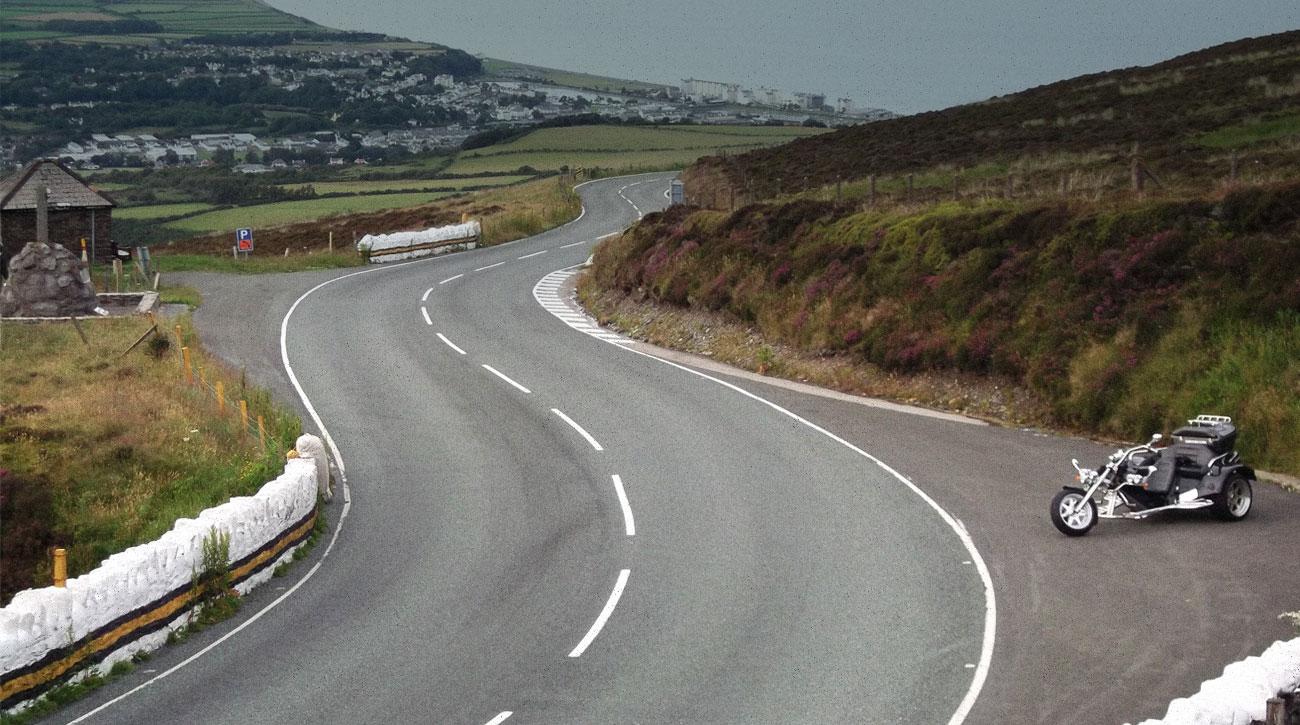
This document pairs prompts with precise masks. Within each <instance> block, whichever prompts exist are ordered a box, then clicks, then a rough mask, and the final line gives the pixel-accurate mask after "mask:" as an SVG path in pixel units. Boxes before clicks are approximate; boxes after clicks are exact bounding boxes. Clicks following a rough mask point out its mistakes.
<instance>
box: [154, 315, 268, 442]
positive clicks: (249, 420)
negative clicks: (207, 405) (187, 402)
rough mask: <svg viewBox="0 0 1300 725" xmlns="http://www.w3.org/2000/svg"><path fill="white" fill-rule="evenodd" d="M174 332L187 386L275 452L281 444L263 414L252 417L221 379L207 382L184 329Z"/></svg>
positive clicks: (245, 399)
mask: <svg viewBox="0 0 1300 725" xmlns="http://www.w3.org/2000/svg"><path fill="white" fill-rule="evenodd" d="M174 331H175V333H176V340H177V342H178V343H179V345H178V346H179V347H180V354H179V361H180V364H181V374H182V375H183V376H184V378H185V382H186V383H187V384H189V385H192V386H195V387H197V388H198V390H199V392H200V393H202V394H203V395H204V396H205V397H207V398H211V399H212V400H213V401H215V402H216V405H217V414H218V415H220V416H221V417H222V418H226V417H228V416H238V418H239V425H240V426H241V429H242V430H241V432H242V433H243V434H244V435H246V436H249V437H256V438H257V440H258V443H259V445H261V447H262V449H263V450H265V451H271V450H273V448H274V447H275V446H276V444H277V443H278V442H279V441H278V439H277V438H276V437H275V436H273V435H271V434H270V433H268V431H267V429H266V418H265V416H264V415H262V414H260V413H259V414H256V415H253V414H251V413H250V412H249V407H248V399H247V398H237V397H234V396H231V395H228V394H227V392H226V385H225V381H223V380H220V379H216V380H208V378H207V374H206V370H205V368H203V367H202V366H199V365H197V364H196V363H195V362H194V360H193V359H192V357H191V355H190V348H189V346H188V345H186V344H185V335H184V332H183V330H182V329H181V326H180V325H176V326H175V328H174Z"/></svg>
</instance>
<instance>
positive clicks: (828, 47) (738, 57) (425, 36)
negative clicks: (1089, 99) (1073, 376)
mask: <svg viewBox="0 0 1300 725" xmlns="http://www.w3.org/2000/svg"><path fill="white" fill-rule="evenodd" d="M270 2H271V4H272V5H274V6H275V7H278V8H281V9H283V10H287V11H289V12H291V13H294V14H295V15H302V16H305V17H307V18H309V19H311V20H314V21H316V22H318V23H322V24H324V25H329V26H332V27H336V28H344V29H348V30H367V31H373V32H383V33H388V34H391V35H399V36H403V37H408V38H412V39H415V40H426V41H432V42H436V43H442V44H444V45H450V46H452V47H455V48H462V49H464V50H468V51H470V52H473V53H483V54H486V55H489V56H492V57H495V58H504V59H507V60H514V61H519V62H525V63H531V64H534V65H544V66H551V67H557V68H564V69H568V70H577V71H585V72H589V73H597V74H600V75H610V76H616V77H621V78H632V79H637V80H648V81H658V82H665V83H673V84H677V83H679V82H680V80H681V79H682V78H688V77H690V78H702V79H707V80H717V81H725V82H736V83H741V84H742V85H746V86H759V85H766V86H771V87H776V88H780V89H783V90H786V91H812V92H824V93H826V94H827V95H828V96H829V97H831V98H834V97H837V96H841V95H847V96H849V97H852V98H853V99H854V101H855V102H856V103H857V105H859V106H868V107H875V108H887V109H889V110H893V111H898V112H902V113H911V112H916V111H924V110H930V109H936V108H944V107H947V106H951V105H954V104H958V103H964V102H967V101H973V100H980V99H984V98H988V97H990V96H995V95H1000V94H1003V93H1009V92H1013V91H1017V90H1021V89H1023V88H1027V87H1031V86H1036V85H1041V84H1043V83H1050V82H1052V81H1056V80H1061V79H1064V78H1070V77H1073V76H1076V75H1080V74H1083V73H1091V72H1095V71H1101V70H1108V69H1111V68H1120V67H1126V66H1132V65H1146V64H1150V63H1154V62H1157V61H1160V60H1163V59H1165V58H1169V57H1172V56H1175V55H1179V54H1182V53H1186V52H1188V51H1192V50H1197V49H1199V48H1204V47H1207V46H1210V45H1215V44H1218V43H1222V42H1226V41H1229V40H1236V39H1238V38H1243V37H1248V36H1252V35H1267V34H1270V33H1276V32H1281V31H1284V30H1292V29H1296V28H1300V0H1229V1H1226V2H1215V1H1211V0H964V1H963V0H858V1H857V2H850V1H848V0H801V1H798V2H795V1H787V2H782V3H774V2H768V1H766V0H712V1H709V2H706V1H703V0H699V1H696V2H691V1H690V0H653V1H652V2H635V3H634V2H627V1H626V0H602V1H600V2H591V1H588V0H564V1H561V0H516V1H511V0H457V1H454V2H452V1H448V0H425V1H423V2H412V0H270Z"/></svg>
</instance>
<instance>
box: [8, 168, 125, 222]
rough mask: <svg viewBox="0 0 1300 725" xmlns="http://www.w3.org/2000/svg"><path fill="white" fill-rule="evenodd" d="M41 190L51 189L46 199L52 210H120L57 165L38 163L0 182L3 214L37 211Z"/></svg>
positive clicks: (71, 173) (77, 177)
mask: <svg viewBox="0 0 1300 725" xmlns="http://www.w3.org/2000/svg"><path fill="white" fill-rule="evenodd" d="M41 186H44V187H45V188H47V189H49V196H48V197H47V199H48V200H49V205H50V209H51V210H55V209H88V208H98V209H104V208H111V207H114V206H117V205H116V204H114V203H113V202H112V200H110V199H109V198H108V197H106V196H104V195H103V194H100V193H98V192H96V191H94V190H93V189H91V188H90V186H89V185H88V184H87V183H86V182H85V180H84V179H82V178H81V177H80V176H78V175H76V174H75V173H73V172H72V171H71V170H69V169H68V168H67V167H65V166H64V165H63V164H61V163H59V162H58V161H56V160H54V159H37V160H35V161H33V162H31V163H30V164H27V165H26V166H24V167H23V169H22V170H21V171H19V172H18V173H16V174H14V175H13V176H10V177H9V178H7V179H5V180H3V181H0V210H5V211H8V210H11V209H35V208H36V190H37V189H39V188H40V187H41Z"/></svg>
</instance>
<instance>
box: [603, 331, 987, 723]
mask: <svg viewBox="0 0 1300 725" xmlns="http://www.w3.org/2000/svg"><path fill="white" fill-rule="evenodd" d="M618 347H619V348H620V349H623V350H627V351H628V352H632V353H636V354H637V355H641V356H642V357H647V358H650V359H651V360H658V361H659V362H661V363H663V364H664V365H670V366H672V367H675V368H677V369H678V370H684V371H686V372H688V373H690V374H692V375H697V376H699V377H701V378H704V379H705V380H710V381H712V382H715V383H717V384H718V385H721V386H723V387H726V388H729V389H731V390H733V391H735V392H737V393H740V394H741V395H743V396H745V397H747V398H750V399H751V400H754V401H757V402H759V403H762V404H763V405H766V406H768V407H769V408H771V409H773V410H775V411H777V412H778V413H781V414H782V415H785V416H787V417H789V418H791V419H792V420H794V421H796V422H798V423H800V424H802V425H805V426H807V427H808V428H811V429H812V430H814V431H816V432H818V433H821V434H822V435H824V436H826V437H827V438H830V439H831V440H833V441H835V442H836V443H839V444H840V445H842V446H844V447H845V448H848V449H849V450H851V451H853V452H854V453H857V454H858V455H860V456H862V457H863V458H866V459H867V460H869V461H871V462H872V463H874V464H876V465H877V466H879V467H880V468H881V469H883V470H884V471H886V472H887V473H889V474H890V475H892V476H893V477H894V478H896V479H898V481H899V482H901V483H902V484H903V485H905V486H907V487H908V488H909V489H911V490H912V492H913V493H915V494H916V495H917V496H919V497H920V498H921V500H922V501H925V502H926V503H927V504H929V505H930V508H932V509H934V511H935V512H936V513H938V514H939V518H941V519H942V520H943V522H944V523H946V524H947V525H948V527H949V528H950V529H952V530H953V533H955V534H957V538H958V539H960V540H961V543H962V545H963V546H965V547H966V551H967V552H969V554H970V557H971V559H972V560H973V561H974V562H975V567H976V568H977V569H978V570H979V575H980V579H981V580H982V581H983V584H984V640H983V643H982V645H981V648H980V661H979V665H978V666H977V667H976V668H975V674H974V677H973V678H972V680H971V685H970V688H969V689H968V690H967V691H966V696H965V697H963V698H962V701H961V703H960V704H959V705H958V706H957V711H956V712H954V713H953V715H952V718H950V719H949V720H948V725H961V723H963V722H965V721H966V716H967V715H969V714H970V711H971V708H973V707H974V706H975V701H976V700H977V699H979V695H980V691H981V690H982V689H984V681H985V680H986V679H987V678H988V673H989V668H990V666H991V665H992V663H993V643H994V640H995V638H996V637H997V611H998V610H997V598H996V596H995V594H994V591H993V577H992V576H990V574H989V568H988V565H986V564H985V563H984V557H982V556H980V553H979V550H978V549H976V548H975V542H974V541H973V540H972V539H971V537H970V534H969V533H968V532H967V531H966V528H965V527H964V526H961V525H960V524H959V523H957V519H955V518H954V517H953V516H952V515H951V514H949V513H948V512H947V511H945V510H944V508H943V507H942V506H940V505H939V503H938V502H937V501H935V500H934V499H933V498H931V497H930V495H929V494H927V493H926V492H925V491H922V490H921V489H920V488H919V487H918V486H917V485H916V484H914V483H912V482H911V481H909V480H908V479H907V478H906V477H905V476H903V474H901V473H899V472H898V471H896V470H894V469H893V468H891V467H890V466H889V464H887V463H885V462H884V461H882V460H880V459H879V458H876V457H875V456H873V455H871V454H870V453H867V452H866V451H864V450H862V449H861V448H859V447H857V446H855V445H853V444H852V443H850V442H849V441H847V440H845V439H843V438H841V437H839V436H838V435H835V434H834V433H832V432H830V431H828V430H826V429H825V428H823V427H821V426H819V425H817V424H816V423H813V422H812V421H810V420H807V419H805V418H802V417H800V416H799V415H798V414H797V413H794V412H791V411H789V410H786V409H785V408H782V407H781V406H779V405H777V404H776V403H773V402H772V401H770V400H766V399H765V398H762V397H760V396H758V395H755V394H754V393H751V392H749V391H748V390H745V389H744V388H741V387H739V386H737V385H733V384H731V383H729V382H727V381H725V380H722V379H719V378H715V377H713V376H712V375H707V374H705V373H702V372H700V371H699V370H694V369H692V368H689V367H686V366H685V365H680V364H678V363H675V362H673V361H671V360H665V359H663V358H661V357H657V356H655V355H651V354H650V353H648V352H644V351H641V350H636V349H633V348H630V347H623V346H621V345H620V346H618Z"/></svg>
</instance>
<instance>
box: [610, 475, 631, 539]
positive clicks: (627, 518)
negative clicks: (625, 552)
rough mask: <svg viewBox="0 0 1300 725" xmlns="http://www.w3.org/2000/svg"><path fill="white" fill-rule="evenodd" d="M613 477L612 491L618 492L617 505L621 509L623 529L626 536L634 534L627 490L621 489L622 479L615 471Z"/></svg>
mask: <svg viewBox="0 0 1300 725" xmlns="http://www.w3.org/2000/svg"><path fill="white" fill-rule="evenodd" d="M610 478H612V479H614V491H615V492H616V493H617V494H618V505H619V507H620V508H622V509H623V529H624V530H625V531H626V532H627V535H628V536H636V522H635V521H633V520H632V505H631V504H629V503H628V502H627V491H625V490H623V479H622V478H620V477H619V475H618V474H617V473H615V474H614V475H613V476H610Z"/></svg>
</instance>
